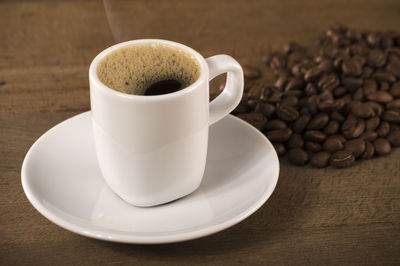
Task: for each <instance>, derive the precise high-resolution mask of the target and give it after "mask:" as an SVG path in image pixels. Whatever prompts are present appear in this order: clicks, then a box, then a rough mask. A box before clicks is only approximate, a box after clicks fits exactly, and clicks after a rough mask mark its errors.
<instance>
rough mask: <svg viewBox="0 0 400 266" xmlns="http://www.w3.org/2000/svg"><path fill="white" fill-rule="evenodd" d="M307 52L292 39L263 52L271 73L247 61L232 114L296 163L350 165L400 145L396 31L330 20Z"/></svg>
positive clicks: (399, 64) (398, 36)
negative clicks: (269, 80)
mask: <svg viewBox="0 0 400 266" xmlns="http://www.w3.org/2000/svg"><path fill="white" fill-rule="evenodd" d="M317 46H318V47H317V52H316V53H315V54H314V55H311V54H310V53H308V52H307V50H306V48H305V47H302V46H301V45H299V44H297V43H294V42H291V43H288V44H286V45H285V46H284V49H283V50H284V51H283V52H273V53H271V54H269V55H268V56H265V57H263V62H264V63H265V64H266V65H267V66H268V67H270V68H271V69H272V71H273V73H274V75H275V81H274V84H273V85H268V84H263V82H261V81H260V79H259V78H260V77H261V76H262V71H260V69H258V68H255V67H252V66H244V75H245V94H244V96H243V99H242V101H241V102H240V104H239V105H238V106H237V108H236V109H235V110H234V111H233V114H235V115H237V116H238V117H240V118H242V119H244V120H246V121H248V122H250V123H251V124H253V125H254V126H255V127H256V128H258V129H259V130H260V131H262V132H263V133H264V134H265V136H266V137H267V138H268V139H269V140H270V141H271V142H272V143H273V145H274V147H275V149H276V151H277V153H278V155H279V156H284V155H285V156H287V158H288V160H289V162H291V163H293V164H295V165H299V166H302V165H306V164H307V163H308V162H309V163H310V164H311V165H313V166H315V167H319V168H322V167H326V166H328V165H333V166H336V167H348V166H351V165H352V164H353V163H354V162H355V161H356V160H361V159H370V158H372V157H374V156H383V155H387V154H389V153H390V152H391V149H392V147H397V146H400V34H398V33H395V32H367V31H359V30H354V29H349V28H347V27H344V26H342V25H339V24H337V25H334V26H332V27H330V28H329V29H328V30H326V32H325V33H324V35H323V36H322V38H321V39H319V40H318V41H317Z"/></svg>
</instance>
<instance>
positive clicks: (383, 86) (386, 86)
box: [379, 81, 390, 91]
mask: <svg viewBox="0 0 400 266" xmlns="http://www.w3.org/2000/svg"><path fill="white" fill-rule="evenodd" d="M389 87H390V85H389V83H387V82H385V81H381V82H379V90H381V91H388V90H389Z"/></svg>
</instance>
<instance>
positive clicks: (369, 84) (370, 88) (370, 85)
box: [363, 79, 378, 97]
mask: <svg viewBox="0 0 400 266" xmlns="http://www.w3.org/2000/svg"><path fill="white" fill-rule="evenodd" d="M363 89H364V94H365V95H366V96H367V97H368V95H370V94H372V93H374V92H376V91H377V89H378V85H377V84H376V81H375V80H373V79H367V80H365V81H364V85H363Z"/></svg>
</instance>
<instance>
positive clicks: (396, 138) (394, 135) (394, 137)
mask: <svg viewBox="0 0 400 266" xmlns="http://www.w3.org/2000/svg"><path fill="white" fill-rule="evenodd" d="M387 139H388V140H389V142H390V144H392V146H393V147H400V129H395V130H393V129H392V130H391V131H390V133H389V135H388V137H387Z"/></svg>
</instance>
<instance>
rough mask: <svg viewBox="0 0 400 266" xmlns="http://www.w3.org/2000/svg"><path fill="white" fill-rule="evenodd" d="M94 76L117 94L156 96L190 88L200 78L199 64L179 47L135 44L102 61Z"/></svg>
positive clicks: (163, 44) (115, 52)
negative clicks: (117, 92)
mask: <svg viewBox="0 0 400 266" xmlns="http://www.w3.org/2000/svg"><path fill="white" fill-rule="evenodd" d="M97 76H98V78H99V80H100V81H101V82H102V83H103V84H105V85H106V86H108V87H109V88H111V89H114V90H116V91H119V92H123V93H127V94H135V95H160V94H166V93H171V92H175V91H177V90H180V89H184V88H186V87H188V86H190V85H191V84H193V83H194V82H195V81H196V80H197V79H198V78H199V76H200V64H199V62H198V61H197V60H196V58H195V57H194V56H193V55H192V54H190V53H188V52H186V51H185V50H183V49H181V48H179V47H176V46H173V45H169V44H165V43H156V42H149V43H138V44H132V45H129V46H126V47H122V48H120V49H117V50H115V51H113V52H111V53H110V54H108V55H106V56H105V57H104V58H102V59H101V60H100V62H99V64H98V66H97ZM147 90H149V92H148V93H146V91H147Z"/></svg>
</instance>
